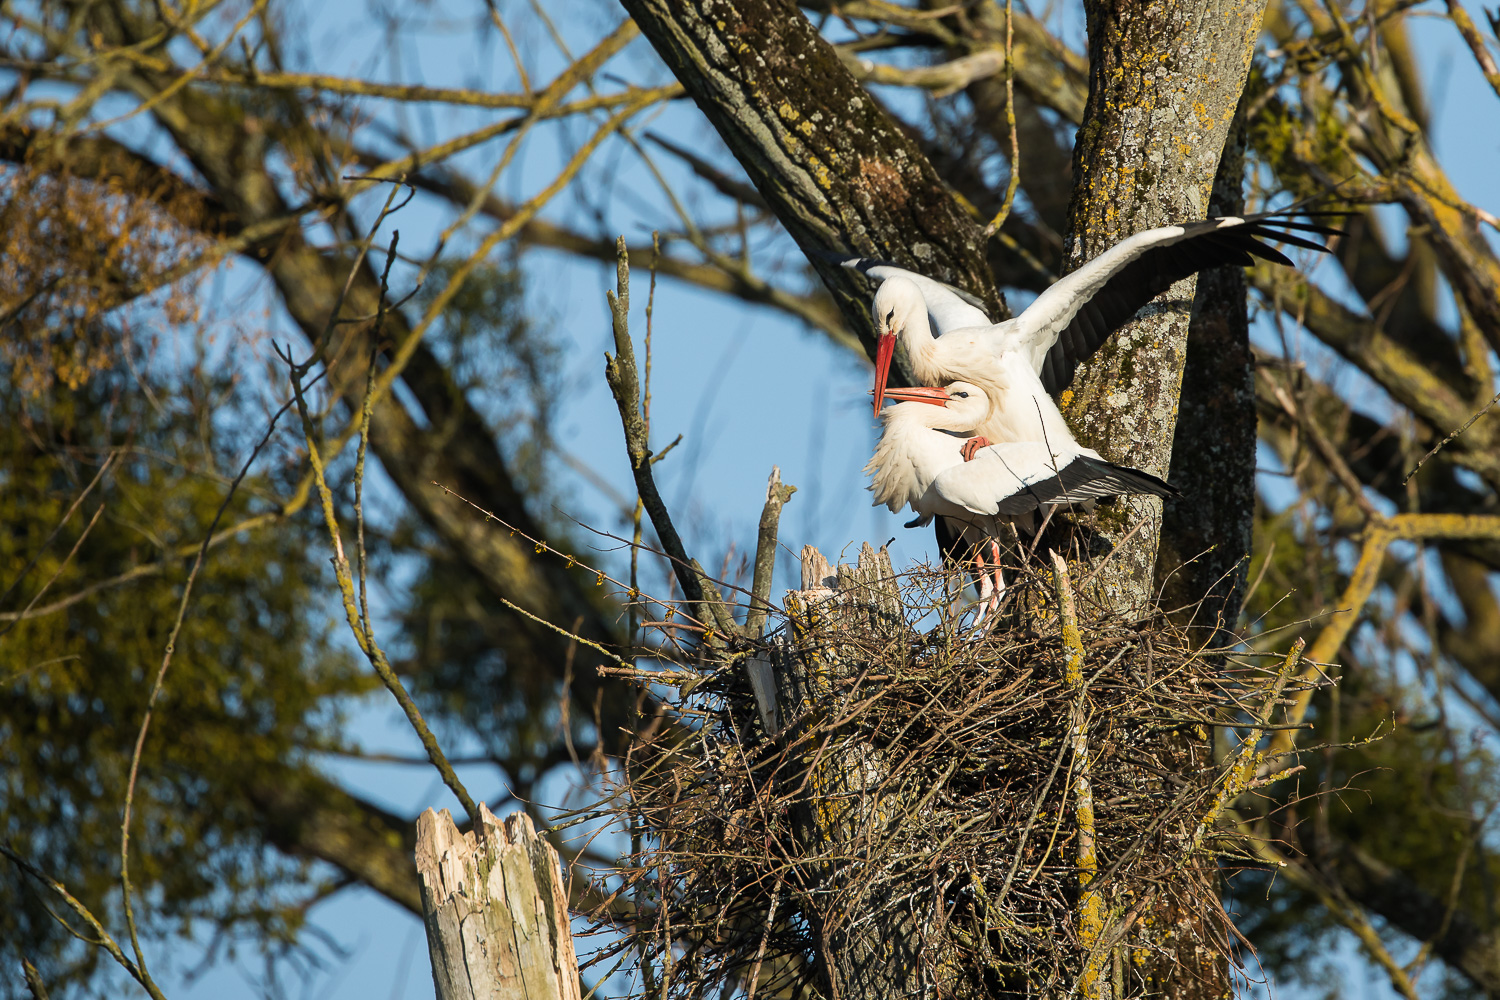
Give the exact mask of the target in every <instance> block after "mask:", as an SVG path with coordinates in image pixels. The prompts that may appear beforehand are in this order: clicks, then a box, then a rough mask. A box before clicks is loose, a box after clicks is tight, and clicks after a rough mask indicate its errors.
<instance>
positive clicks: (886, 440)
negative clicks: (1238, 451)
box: [865, 382, 1177, 618]
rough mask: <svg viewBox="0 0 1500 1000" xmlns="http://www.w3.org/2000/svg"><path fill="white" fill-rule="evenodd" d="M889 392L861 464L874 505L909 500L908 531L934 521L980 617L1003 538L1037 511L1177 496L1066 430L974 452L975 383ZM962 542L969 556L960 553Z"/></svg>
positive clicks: (990, 599) (980, 399) (1031, 528)
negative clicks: (879, 429) (1051, 437)
mask: <svg viewBox="0 0 1500 1000" xmlns="http://www.w3.org/2000/svg"><path fill="white" fill-rule="evenodd" d="M886 395H887V397H888V398H890V399H893V400H896V401H897V403H896V405H895V406H892V407H888V408H887V409H886V410H885V411H884V412H883V413H881V419H882V420H883V421H884V422H885V431H884V433H883V434H881V436H880V443H879V444H878V445H876V447H875V455H874V457H872V458H871V459H870V463H869V464H868V465H867V466H865V472H866V473H868V474H869V475H870V478H871V481H870V489H871V491H873V492H874V494H875V501H874V502H875V505H877V506H879V505H881V504H884V505H885V506H886V507H888V508H890V509H891V511H893V512H894V511H899V510H900V509H901V508H902V507H908V506H909V507H910V508H911V509H912V511H913V512H915V513H916V515H917V519H916V520H915V521H913V522H912V523H911V524H909V525H907V527H916V526H918V525H922V524H927V523H928V522H930V521H934V520H936V522H937V531H938V542H939V545H940V546H941V547H942V548H943V554H944V555H945V556H949V557H952V558H955V559H958V560H962V561H970V560H971V569H970V572H971V574H972V575H973V577H974V582H975V587H976V589H978V591H979V597H980V601H981V602H982V610H981V612H980V617H981V618H983V617H984V616H986V615H988V614H989V613H990V612H991V611H993V610H994V608H995V607H996V606H998V604H999V602H1000V598H1001V596H1002V595H1003V594H1004V593H1005V575H1004V572H1003V570H1002V569H1001V559H1000V541H999V540H1000V538H1001V537H1003V536H1009V537H1017V535H1018V534H1019V535H1027V536H1029V535H1032V534H1034V533H1035V532H1036V530H1037V526H1038V521H1037V518H1038V516H1040V517H1041V518H1042V519H1043V520H1045V519H1046V517H1047V516H1048V515H1049V514H1050V513H1051V512H1052V511H1053V510H1054V509H1056V508H1059V507H1071V506H1084V507H1092V505H1093V503H1094V501H1096V500H1099V499H1101V498H1103V497H1112V496H1118V495H1120V494H1123V493H1148V494H1151V495H1153V496H1172V495H1174V494H1176V492H1177V491H1176V490H1175V489H1173V488H1172V487H1171V486H1169V485H1168V484H1167V483H1164V482H1162V481H1161V480H1160V479H1158V478H1157V477H1155V476H1153V475H1151V474H1150V473H1147V472H1142V471H1140V470H1139V469H1131V468H1127V467H1125V466H1123V465H1115V464H1114V463H1112V462H1106V461H1105V460H1104V459H1103V458H1102V457H1101V456H1100V455H1099V453H1098V452H1096V451H1094V450H1093V449H1092V448H1085V447H1083V446H1081V445H1079V444H1078V442H1077V441H1075V440H1074V439H1073V437H1072V435H1068V436H1067V437H1066V438H1065V440H1062V441H1059V442H1057V443H1056V444H1049V443H1047V442H1042V441H1007V442H1002V443H1000V444H992V445H986V446H983V447H980V448H974V447H973V442H974V438H973V436H972V435H973V434H974V431H975V429H976V428H978V427H979V426H981V425H982V424H983V423H984V421H985V420H986V419H987V418H988V417H989V415H990V411H991V410H992V409H993V402H992V401H991V399H990V397H989V396H988V395H987V394H986V393H985V391H984V390H983V389H981V388H979V387H978V386H977V385H972V384H970V383H968V382H953V383H951V384H949V385H947V386H945V387H943V388H927V387H924V388H916V389H891V390H889V391H888V392H887V393H886ZM1010 529H1013V530H1010ZM960 545H962V546H963V547H965V548H967V549H968V550H969V554H967V555H961V554H959V553H958V551H957V550H958V549H959V547H960Z"/></svg>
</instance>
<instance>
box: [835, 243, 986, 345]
mask: <svg viewBox="0 0 1500 1000" xmlns="http://www.w3.org/2000/svg"><path fill="white" fill-rule="evenodd" d="M839 263H841V264H843V265H844V266H845V267H847V268H849V269H850V270H853V271H858V272H860V273H861V274H863V275H866V276H867V277H869V279H870V280H871V281H873V282H875V283H876V284H877V285H878V284H879V283H880V282H882V281H884V280H885V279H887V278H890V277H894V276H895V275H898V274H899V275H901V276H902V277H904V278H909V279H910V280H911V281H912V282H913V283H914V284H916V286H917V288H918V289H920V290H921V292H922V300H923V301H924V302H926V303H927V318H928V319H929V320H930V321H931V323H932V329H933V332H934V333H935V334H936V335H937V336H939V337H941V336H942V335H943V334H945V333H948V332H949V331H951V330H969V329H973V328H974V327H976V326H984V327H987V326H992V325H993V324H992V323H991V321H990V318H989V316H987V315H986V314H985V311H984V302H983V301H982V300H981V299H979V298H978V297H977V296H974V295H970V294H969V293H968V292H966V291H964V290H963V289H962V288H954V287H953V286H952V285H945V284H944V283H943V282H941V281H935V280H933V279H932V278H929V277H926V276H925V275H921V274H917V273H916V272H915V271H908V270H906V269H905V268H903V267H897V266H896V265H895V264H892V263H890V262H889V261H884V260H876V259H875V258H874V257H854V258H851V259H849V260H843V261H840V262H839Z"/></svg>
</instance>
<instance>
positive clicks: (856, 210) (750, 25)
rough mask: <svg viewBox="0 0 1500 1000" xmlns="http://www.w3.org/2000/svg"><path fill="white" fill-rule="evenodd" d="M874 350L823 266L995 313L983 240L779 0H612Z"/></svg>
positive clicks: (860, 289) (849, 299) (846, 283)
mask: <svg viewBox="0 0 1500 1000" xmlns="http://www.w3.org/2000/svg"><path fill="white" fill-rule="evenodd" d="M621 2H622V4H623V5H624V7H625V9H626V10H627V11H629V12H630V15H631V17H633V18H634V19H635V21H636V23H637V24H638V25H639V26H640V28H641V31H642V33H643V34H645V35H646V37H647V38H648V39H650V41H651V44H652V45H654V46H655V47H656V51H657V53H658V54H659V55H660V56H661V57H662V59H663V60H664V61H665V62H666V64H667V66H668V67H670V68H671V70H672V72H673V73H674V74H675V75H676V77H677V79H678V80H680V81H681V82H682V84H683V86H684V88H686V90H687V92H688V93H689V94H690V95H692V97H693V99H694V100H695V101H696V102H697V103H698V107H699V108H701V109H702V110H703V113H704V114H705V115H706V116H708V120H709V121H710V122H712V123H713V126H714V128H715V129H716V130H717V131H718V133H719V135H720V136H721V137H722V138H723V139H724V141H725V142H726V143H727V144H728V145H729V148H730V150H731V152H733V153H734V155H735V158H736V159H738V160H739V161H740V163H741V164H742V165H743V166H744V168H745V170H746V172H747V173H748V174H749V175H750V179H751V180H752V181H754V182H755V186H756V188H757V189H758V190H759V191H760V193H761V195H762V196H763V197H764V198H765V200H766V203H767V204H768V205H769V206H770V207H771V209H772V211H774V212H775V213H776V216H777V218H778V219H780V220H781V222H782V224H783V225H784V226H786V228H787V231H788V232H789V233H791V235H792V237H793V238H794V239H795V240H796V241H797V244H798V246H800V247H801V248H802V249H803V251H805V252H806V253H807V255H808V257H809V259H810V260H811V261H812V263H813V265H814V266H815V267H816V268H817V269H818V272H819V274H820V275H821V276H822V278H823V282H824V284H826V285H827V286H828V288H829V290H830V291H831V292H832V293H833V296H834V299H835V300H836V301H837V302H838V304H839V309H840V311H841V312H842V313H843V315H844V318H845V320H846V321H847V322H848V323H849V325H850V326H851V327H852V328H853V329H854V330H856V331H858V332H859V334H860V339H861V341H862V342H863V343H864V345H865V350H866V352H867V353H870V354H872V355H873V352H874V330H873V327H872V325H871V322H870V307H869V301H870V298H869V296H870V292H869V288H868V286H867V285H866V283H865V282H864V280H863V279H862V278H861V277H860V276H859V275H857V274H854V273H853V272H850V271H848V270H847V269H845V268H841V267H839V266H838V265H837V263H835V262H834V261H832V260H829V259H827V258H826V256H824V255H826V254H828V253H829V252H830V251H835V252H842V251H845V250H853V251H856V252H857V253H860V254H863V255H868V256H876V257H881V258H884V259H886V260H891V261H895V262H896V263H900V264H904V265H907V266H909V267H912V268H914V269H916V270H920V271H922V272H923V273H924V274H929V275H932V276H933V277H937V278H941V279H943V280H944V281H948V282H951V283H953V284H955V285H958V286H959V287H961V288H965V289H968V290H969V291H970V292H973V293H974V294H976V295H978V296H980V297H981V298H983V299H985V300H986V301H987V302H988V303H989V304H990V312H991V314H992V315H995V316H996V317H999V316H1000V315H1001V314H1002V310H1003V308H1004V306H1003V304H1002V303H1001V301H1000V298H999V296H998V294H997V293H996V291H995V286H994V279H993V278H992V277H991V274H990V269H989V267H988V266H987V265H986V263H985V247H984V243H985V241H984V234H983V232H982V231H981V230H980V228H979V226H978V225H976V224H975V223H974V221H973V220H972V219H970V218H969V216H967V215H966V214H964V212H963V210H962V209H961V208H960V207H959V206H958V204H957V202H955V201H954V199H953V197H952V196H951V195H949V194H948V192H947V191H946V190H945V189H944V187H943V185H942V182H941V181H940V180H939V179H938V176H937V173H936V172H935V171H934V170H933V169H932V165H931V164H930V163H929V162H928V161H927V158H926V157H925V156H923V155H922V152H921V150H920V149H919V148H918V146H917V144H916V143H915V142H914V141H913V140H912V139H911V138H910V137H909V136H908V135H907V134H906V133H905V132H903V131H902V130H901V129H900V128H898V127H897V126H896V124H895V123H894V122H893V121H891V119H890V118H889V116H887V115H886V114H885V112H884V111H883V110H881V108H880V106H879V105H877V104H876V103H875V101H874V100H873V99H872V98H871V97H870V95H869V94H868V93H866V92H865V90H864V88H862V87H861V86H860V85H859V83H858V81H856V80H855V79H854V77H853V76H851V75H850V73H849V71H848V69H847V68H846V67H845V66H844V64H843V62H842V61H841V60H840V59H839V56H838V53H837V52H836V51H835V50H834V48H833V46H832V45H830V44H828V42H827V41H825V40H824V39H823V37H822V36H821V35H819V34H818V31H817V29H816V28H815V27H814V26H813V25H812V24H811V23H810V22H809V21H808V20H807V18H806V17H804V16H803V15H802V12H801V11H800V10H799V9H798V8H797V7H796V6H795V5H794V4H793V3H791V2H790V0H736V2H734V3H730V2H729V0H693V2H686V3H685V2H680V0H679V2H673V0H621Z"/></svg>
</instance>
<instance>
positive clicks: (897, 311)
mask: <svg viewBox="0 0 1500 1000" xmlns="http://www.w3.org/2000/svg"><path fill="white" fill-rule="evenodd" d="M919 310H920V311H922V312H924V313H925V312H926V311H927V302H926V300H925V299H923V298H922V290H921V289H920V288H918V287H917V285H916V282H914V281H912V280H911V279H909V278H903V277H901V276H900V275H896V276H894V277H891V278H887V279H886V280H885V281H883V282H881V283H880V288H879V289H877V290H876V292H875V308H874V315H875V334H876V338H877V339H876V342H875V413H876V414H877V415H879V413H880V407H881V405H882V404H884V402H885V384H886V382H887V381H888V380H889V379H890V375H891V357H892V356H893V355H894V354H895V353H896V338H897V337H898V336H899V335H900V334H901V332H902V331H903V330H905V329H906V328H907V327H908V326H909V325H910V324H911V321H912V318H913V317H914V316H915V314H916V313H917V312H918V311H919Z"/></svg>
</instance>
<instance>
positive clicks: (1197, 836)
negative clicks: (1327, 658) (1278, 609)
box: [1177, 638, 1307, 869]
mask: <svg viewBox="0 0 1500 1000" xmlns="http://www.w3.org/2000/svg"><path fill="white" fill-rule="evenodd" d="M1306 646H1307V643H1306V642H1305V641H1303V640H1302V639H1301V638H1298V639H1297V641H1296V642H1294V643H1292V648H1291V649H1290V650H1289V651H1288V652H1287V654H1286V659H1284V660H1282V661H1281V667H1280V669H1278V670H1277V671H1276V677H1275V678H1274V679H1273V680H1272V681H1271V684H1270V686H1269V688H1268V689H1267V690H1266V693H1265V697H1264V698H1263V699H1262V701H1261V706H1260V712H1259V713H1258V714H1257V715H1256V718H1255V724H1254V725H1253V726H1251V727H1250V732H1249V733H1247V734H1246V735H1245V739H1244V742H1242V743H1241V744H1240V746H1239V750H1238V751H1237V752H1236V753H1235V756H1234V759H1233V760H1232V761H1231V762H1230V764H1229V766H1228V767H1227V768H1226V769H1225V771H1224V777H1223V779H1222V780H1221V781H1220V782H1219V788H1218V791H1217V792H1216V793H1215V795H1214V798H1213V802H1212V803H1211V804H1210V805H1209V807H1208V811H1207V812H1205V813H1204V814H1203V818H1202V819H1200V820H1199V821H1198V826H1197V828H1196V829H1195V830H1194V831H1193V836H1192V839H1191V840H1189V841H1188V843H1187V845H1186V846H1185V847H1184V848H1183V850H1182V854H1181V856H1180V857H1179V858H1178V859H1177V867H1178V868H1179V869H1180V868H1182V867H1183V866H1184V865H1186V864H1187V863H1188V861H1189V859H1191V858H1192V856H1193V855H1194V854H1196V853H1197V852H1198V848H1199V847H1201V846H1202V845H1203V840H1204V838H1205V837H1207V836H1208V831H1210V830H1212V829H1213V828H1214V827H1215V826H1217V825H1218V822H1219V817H1220V816H1222V815H1223V813H1224V810H1225V809H1226V808H1228V806H1229V804H1230V803H1232V802H1234V801H1235V800H1236V799H1238V798H1239V797H1240V796H1241V795H1243V794H1245V792H1246V791H1247V790H1248V789H1249V788H1250V786H1251V784H1252V783H1254V781H1255V778H1256V773H1257V772H1258V771H1259V769H1260V765H1261V762H1262V761H1263V760H1264V759H1265V756H1266V755H1265V754H1263V753H1259V752H1257V751H1256V749H1255V748H1256V747H1257V746H1258V745H1259V744H1260V741H1261V738H1262V737H1263V736H1265V734H1266V731H1267V728H1268V725H1269V723H1270V721H1271V713H1272V712H1273V711H1275V708H1276V705H1277V703H1278V702H1279V701H1280V700H1281V693H1282V691H1284V690H1285V689H1286V685H1287V682H1288V681H1290V680H1291V679H1292V677H1293V676H1295V675H1296V673H1297V667H1298V666H1299V665H1300V663H1301V661H1302V651H1303V649H1305V648H1306Z"/></svg>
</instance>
